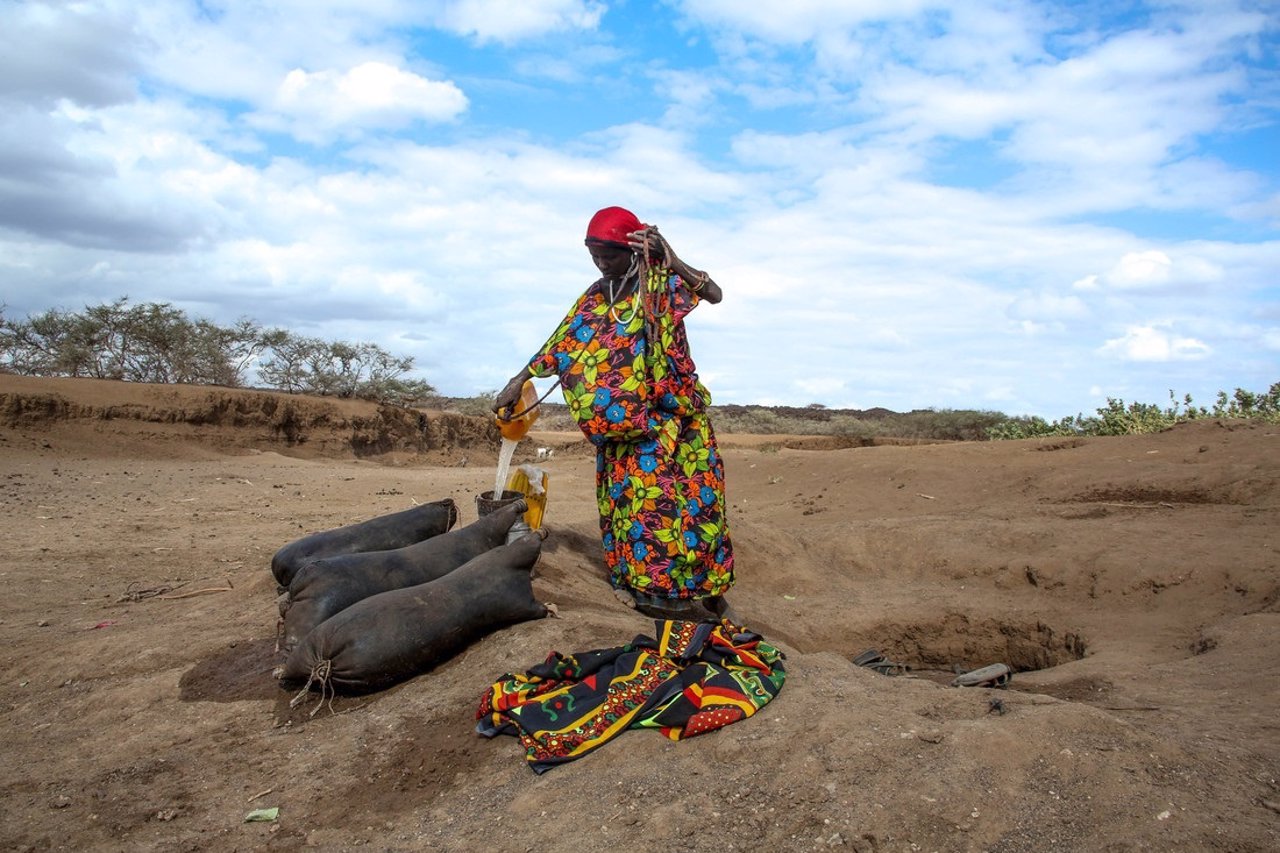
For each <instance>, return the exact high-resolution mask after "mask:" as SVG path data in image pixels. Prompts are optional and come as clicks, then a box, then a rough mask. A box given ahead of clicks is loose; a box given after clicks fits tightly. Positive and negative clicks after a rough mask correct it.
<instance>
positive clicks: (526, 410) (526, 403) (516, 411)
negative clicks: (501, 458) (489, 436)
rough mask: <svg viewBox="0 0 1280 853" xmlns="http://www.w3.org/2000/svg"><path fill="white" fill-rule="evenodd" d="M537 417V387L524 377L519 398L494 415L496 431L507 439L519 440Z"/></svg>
mask: <svg viewBox="0 0 1280 853" xmlns="http://www.w3.org/2000/svg"><path fill="white" fill-rule="evenodd" d="M537 419H538V389H537V388H534V387H533V380H532V379H526V380H525V381H524V386H523V387H522V388H521V389H520V399H519V400H517V401H516V404H515V405H514V406H512V407H510V408H508V409H503V410H502V411H500V412H498V414H496V415H494V422H495V423H497V424H498V432H500V433H502V437H503V438H505V439H507V440H508V441H519V440H520V439H522V438H524V437H525V434H526V433H528V432H529V430H530V429H531V428H532V427H533V422H534V421H536V420H537Z"/></svg>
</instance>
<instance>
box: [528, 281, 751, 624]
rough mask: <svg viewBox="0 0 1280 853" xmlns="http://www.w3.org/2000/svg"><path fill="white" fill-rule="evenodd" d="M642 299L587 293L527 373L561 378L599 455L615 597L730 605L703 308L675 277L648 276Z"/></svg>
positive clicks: (595, 289) (729, 550)
mask: <svg viewBox="0 0 1280 853" xmlns="http://www.w3.org/2000/svg"><path fill="white" fill-rule="evenodd" d="M637 290H638V291H639V292H633V293H632V294H631V296H630V297H627V298H624V299H621V300H619V301H618V302H617V303H616V304H615V305H613V306H612V307H610V305H609V303H608V301H607V299H606V298H605V295H604V293H603V290H602V287H601V285H600V283H599V282H597V283H596V284H595V285H593V286H592V287H590V288H588V289H587V292H586V293H584V294H583V295H582V296H581V297H579V299H578V301H577V302H576V303H575V304H574V306H573V308H572V309H571V310H570V311H569V313H568V314H567V315H566V316H565V319H564V321H563V322H562V323H561V324H560V326H559V328H557V329H556V331H555V333H554V334H552V335H551V337H550V338H549V339H548V340H547V342H546V344H544V345H543V347H542V349H541V350H540V351H539V352H538V354H537V355H535V356H534V357H533V358H532V359H531V360H530V361H529V372H530V373H531V374H532V375H534V376H538V377H547V376H552V375H557V374H558V375H559V376H560V377H561V378H562V383H563V389H564V397H565V402H566V403H567V404H568V406H569V409H570V411H571V413H572V414H573V415H574V419H575V420H576V421H577V422H578V425H579V426H580V427H581V428H582V431H583V433H585V434H586V436H587V438H588V440H590V441H591V442H592V443H593V444H594V445H596V502H597V504H598V506H599V509H600V532H601V536H602V539H603V544H604V555H605V563H606V565H607V566H608V567H609V571H610V580H611V582H612V583H613V585H614V586H616V587H625V588H628V589H631V590H634V591H636V592H640V593H644V594H646V595H648V596H653V597H655V598H661V599H673V598H678V599H701V598H705V597H708V596H718V595H723V594H724V592H725V591H726V590H728V589H729V587H730V586H732V585H733V547H732V545H731V544H730V541H729V530H728V523H727V520H726V518H725V500H724V463H723V461H722V460H721V458H720V453H719V451H718V450H717V448H716V439H715V433H714V432H712V429H711V421H710V420H709V418H708V417H707V414H706V408H707V406H708V405H710V402H711V395H710V394H709V393H708V392H707V389H706V388H705V387H704V386H703V385H702V383H701V382H700V381H698V374H697V370H696V368H695V367H694V363H693V359H692V358H691V357H690V355H689V342H688V338H687V337H686V334H685V328H684V317H685V315H687V314H688V313H689V312H690V311H692V310H693V309H694V307H695V306H697V304H698V303H699V301H700V300H699V298H698V296H697V295H696V294H694V293H693V292H691V291H690V290H689V289H688V287H687V286H686V285H685V284H684V282H683V281H682V280H681V279H680V277H679V276H676V275H674V274H671V273H670V272H669V271H666V270H651V271H650V273H649V275H648V277H647V279H646V281H645V283H644V285H643V286H642V287H641V288H638V289H637ZM641 303H644V305H646V306H648V311H647V312H646V311H645V310H641V307H640V305H641ZM646 313H647V314H648V316H649V317H650V320H649V322H648V323H646V322H645V316H646ZM650 337H652V338H654V339H655V340H656V343H657V345H656V346H654V347H653V348H652V349H650V347H649V345H648V339H649V338H650Z"/></svg>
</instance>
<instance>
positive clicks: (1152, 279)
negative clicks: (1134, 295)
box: [1105, 249, 1173, 289]
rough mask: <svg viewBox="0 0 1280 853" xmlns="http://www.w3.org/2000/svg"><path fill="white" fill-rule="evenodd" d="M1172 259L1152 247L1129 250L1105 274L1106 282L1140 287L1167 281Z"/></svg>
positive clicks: (1171, 268)
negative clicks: (1139, 250) (1141, 249)
mask: <svg viewBox="0 0 1280 853" xmlns="http://www.w3.org/2000/svg"><path fill="white" fill-rule="evenodd" d="M1172 271H1173V261H1171V260H1169V256H1168V255H1166V254H1165V253H1164V252H1161V251H1158V250H1155V249H1152V250H1148V251H1145V252H1129V253H1128V254H1126V255H1125V256H1124V257H1122V258H1121V259H1120V261H1119V263H1117V264H1116V265H1115V266H1114V267H1112V268H1111V270H1110V271H1109V272H1108V273H1107V274H1106V276H1105V280H1106V282H1107V284H1109V285H1111V286H1112V287H1118V288H1122V289H1125V288H1142V287H1154V286H1158V285H1162V284H1164V283H1165V282H1167V281H1169V278H1170V275H1171V273H1172Z"/></svg>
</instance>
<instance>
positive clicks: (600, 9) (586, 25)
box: [441, 0, 605, 44]
mask: <svg viewBox="0 0 1280 853" xmlns="http://www.w3.org/2000/svg"><path fill="white" fill-rule="evenodd" d="M604 11H605V7H604V5H603V4H602V3H595V2H590V0H516V2H513V1H512V0H454V2H450V3H446V4H445V9H444V12H443V14H442V15H441V25H442V26H443V27H444V28H445V29H447V30H450V31H452V32H455V33H458V34H460V35H468V36H475V37H476V39H477V40H479V41H482V42H485V41H496V42H502V43H504V44H510V43H512V42H516V41H520V40H523V39H528V38H532V37H534V36H539V35H545V34H546V33H550V32H555V31H557V30H567V29H584V30H590V29H594V28H595V27H596V26H597V25H598V24H599V23H600V18H601V16H602V15H603V14H604Z"/></svg>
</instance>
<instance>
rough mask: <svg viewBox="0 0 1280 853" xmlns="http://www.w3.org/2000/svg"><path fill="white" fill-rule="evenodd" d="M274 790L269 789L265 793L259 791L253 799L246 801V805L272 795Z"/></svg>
mask: <svg viewBox="0 0 1280 853" xmlns="http://www.w3.org/2000/svg"><path fill="white" fill-rule="evenodd" d="M274 790H275V788H268V789H267V790H265V791H259V792H258V793H256V794H254V795H253V796H252V797H250V798H249V799H247V800H245V802H246V803H252V802H253V801H254V800H257V799H260V798H262V797H265V796H266V795H267V794H270V793H271V792H272V791H274Z"/></svg>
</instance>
